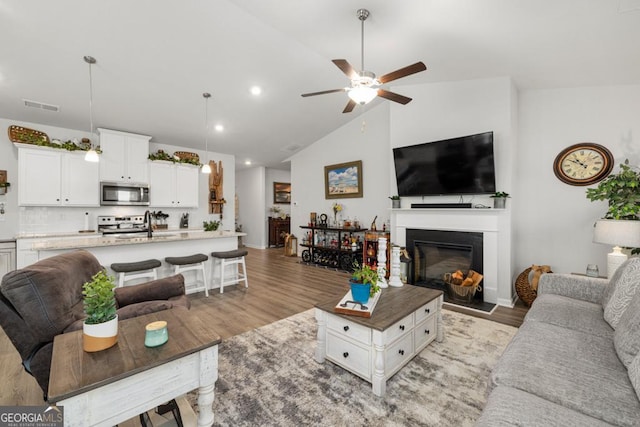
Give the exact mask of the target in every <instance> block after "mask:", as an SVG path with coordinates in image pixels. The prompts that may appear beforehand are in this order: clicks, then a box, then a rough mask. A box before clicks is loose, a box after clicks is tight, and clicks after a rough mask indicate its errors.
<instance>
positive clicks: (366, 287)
mask: <svg viewBox="0 0 640 427" xmlns="http://www.w3.org/2000/svg"><path fill="white" fill-rule="evenodd" d="M353 266H354V270H353V272H352V273H351V279H350V280H349V284H350V286H351V297H352V298H353V300H354V301H356V302H359V303H361V304H366V303H367V301H369V298H370V297H372V296H374V295H375V294H376V293H378V292H379V291H380V286H379V285H378V272H377V271H376V270H374V269H373V268H371V267H370V266H369V265H367V264H362V265H359V264H358V263H355V264H354V265H353Z"/></svg>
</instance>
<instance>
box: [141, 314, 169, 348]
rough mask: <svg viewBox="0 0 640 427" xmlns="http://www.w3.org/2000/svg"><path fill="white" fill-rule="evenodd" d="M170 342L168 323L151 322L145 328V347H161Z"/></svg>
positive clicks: (161, 321)
mask: <svg viewBox="0 0 640 427" xmlns="http://www.w3.org/2000/svg"><path fill="white" fill-rule="evenodd" d="M168 340H169V331H168V330H167V322H165V321H164V320H158V321H157V322H151V323H149V324H148V325H147V326H146V327H145V334H144V345H145V347H159V346H161V345H163V344H164V343H166V342H167V341H168Z"/></svg>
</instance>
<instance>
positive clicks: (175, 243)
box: [31, 231, 246, 293]
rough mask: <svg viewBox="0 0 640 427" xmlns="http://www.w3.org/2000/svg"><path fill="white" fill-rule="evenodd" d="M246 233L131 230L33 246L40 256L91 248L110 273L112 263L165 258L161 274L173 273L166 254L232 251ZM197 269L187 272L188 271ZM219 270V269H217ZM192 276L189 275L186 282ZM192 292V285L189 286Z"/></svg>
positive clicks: (208, 266) (210, 264)
mask: <svg viewBox="0 0 640 427" xmlns="http://www.w3.org/2000/svg"><path fill="white" fill-rule="evenodd" d="M245 235H246V233H238V232H235V231H188V232H179V231H176V232H161V233H154V235H153V237H147V236H146V234H131V235H126V236H117V237H113V236H110V237H106V236H102V237H98V236H91V237H86V238H85V237H78V238H65V239H55V238H53V239H46V240H45V241H40V242H37V243H33V245H32V246H31V250H32V251H34V252H36V253H37V259H38V260H40V259H44V258H49V257H51V256H54V255H58V254H61V253H64V252H69V251H73V250H77V249H85V250H87V251H89V252H91V253H92V254H93V255H94V256H95V257H96V258H97V259H98V261H99V262H100V263H101V264H102V265H103V266H105V267H106V268H107V270H108V272H109V274H111V275H114V272H113V271H112V270H111V269H110V267H109V266H110V265H111V264H112V263H120V262H136V261H143V260H146V259H150V258H156V259H158V260H160V261H162V266H161V267H160V268H159V269H158V277H165V276H170V275H172V274H173V273H172V269H171V266H170V265H168V264H167V263H166V262H164V259H165V258H166V257H180V256H188V255H193V254H197V253H202V254H205V255H207V256H209V254H211V252H220V251H229V250H233V249H237V248H238V237H240V236H245ZM206 270H207V276H209V277H207V280H208V281H209V282H210V280H211V277H212V276H211V274H212V263H211V260H209V261H208V264H207V267H206ZM189 273H194V272H187V274H186V275H188V274H189ZM214 273H215V271H214ZM192 280H193V278H192V277H190V276H189V277H185V281H186V282H190V281H192ZM187 293H189V287H187Z"/></svg>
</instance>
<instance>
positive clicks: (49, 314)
mask: <svg viewBox="0 0 640 427" xmlns="http://www.w3.org/2000/svg"><path fill="white" fill-rule="evenodd" d="M100 270H102V266H101V265H100V263H99V262H98V260H97V259H96V258H95V257H94V256H93V255H91V254H90V253H89V252H87V251H83V250H80V251H73V252H68V253H64V254H62V255H57V256H55V257H52V258H46V259H43V260H41V261H38V262H37V263H35V264H32V265H30V266H27V267H25V268H23V269H21V270H16V271H13V272H11V273H8V274H6V275H5V276H4V278H3V279H2V293H3V295H4V296H5V297H6V298H7V299H8V300H9V301H10V302H11V304H12V305H13V306H14V307H15V308H16V310H17V312H18V313H19V314H20V316H21V317H22V318H23V319H29V328H30V330H31V332H32V333H33V335H34V337H36V339H37V340H38V341H39V342H48V341H53V337H54V336H56V335H58V334H60V333H62V331H63V330H64V329H65V328H66V327H67V326H69V324H71V323H73V322H74V321H75V320H76V319H75V317H74V311H73V310H74V307H76V304H78V302H79V301H81V300H82V285H83V284H84V283H85V282H87V281H89V280H91V276H93V275H94V274H96V273H97V272H98V271H100Z"/></svg>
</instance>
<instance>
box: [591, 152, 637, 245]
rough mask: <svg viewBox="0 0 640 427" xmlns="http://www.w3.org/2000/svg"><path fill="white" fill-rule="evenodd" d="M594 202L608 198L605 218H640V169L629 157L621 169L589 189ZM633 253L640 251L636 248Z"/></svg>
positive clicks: (633, 219) (632, 219)
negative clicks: (631, 163) (631, 162)
mask: <svg viewBox="0 0 640 427" xmlns="http://www.w3.org/2000/svg"><path fill="white" fill-rule="evenodd" d="M587 198H588V199H589V200H591V201H592V202H595V201H597V200H607V202H608V204H609V207H608V209H607V213H606V214H605V216H604V219H614V220H631V221H638V220H640V169H638V167H635V166H631V165H629V159H626V160H625V161H624V163H621V164H620V171H619V172H618V173H616V174H611V175H609V176H608V177H607V178H605V179H604V180H602V181H600V183H599V184H598V186H597V187H595V188H588V189H587ZM631 253H632V254H636V253H640V248H634V249H632V251H631Z"/></svg>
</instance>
